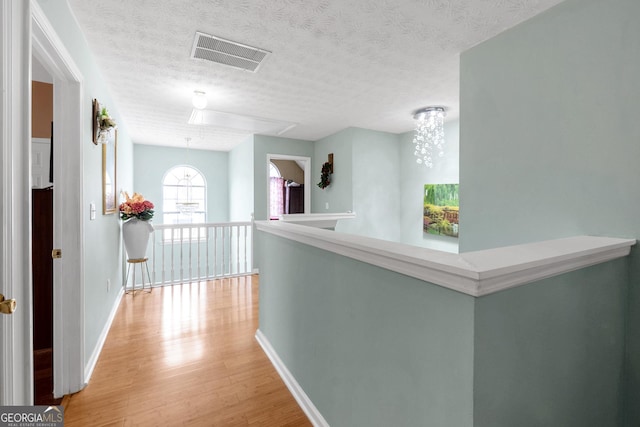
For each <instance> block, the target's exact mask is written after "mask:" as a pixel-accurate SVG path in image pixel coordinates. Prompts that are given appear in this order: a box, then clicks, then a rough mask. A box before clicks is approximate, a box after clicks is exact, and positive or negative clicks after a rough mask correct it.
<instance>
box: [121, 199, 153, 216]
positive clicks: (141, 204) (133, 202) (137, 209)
mask: <svg viewBox="0 0 640 427" xmlns="http://www.w3.org/2000/svg"><path fill="white" fill-rule="evenodd" d="M124 195H125V197H126V200H125V201H124V202H122V203H121V204H120V219H122V220H127V219H130V218H138V219H141V220H142V221H149V220H150V219H151V218H153V208H154V206H153V203H151V202H150V201H148V200H145V199H144V197H142V194H138V193H133V197H129V193H126V192H125V193H124Z"/></svg>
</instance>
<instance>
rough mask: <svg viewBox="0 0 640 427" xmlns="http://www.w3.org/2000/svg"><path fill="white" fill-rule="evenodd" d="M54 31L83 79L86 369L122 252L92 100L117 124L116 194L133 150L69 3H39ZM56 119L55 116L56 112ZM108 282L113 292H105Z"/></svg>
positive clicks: (128, 175)
mask: <svg viewBox="0 0 640 427" xmlns="http://www.w3.org/2000/svg"><path fill="white" fill-rule="evenodd" d="M37 2H38V5H39V6H40V7H41V9H42V11H43V12H44V14H45V16H46V17H47V19H48V20H49V22H50V23H51V25H52V27H53V29H54V30H55V32H56V33H57V35H58V36H59V37H60V40H61V41H62V43H63V44H64V45H65V47H66V49H67V50H68V52H69V53H70V55H71V56H72V58H73V60H74V62H75V64H76V66H77V67H78V69H79V70H80V72H81V73H82V76H83V93H84V108H85V110H84V117H85V119H86V120H84V129H83V134H84V140H83V141H82V144H83V145H82V146H83V153H82V156H83V163H84V168H83V171H82V176H81V177H79V179H81V180H82V183H83V193H82V194H79V195H77V197H81V198H82V205H83V206H86V209H87V210H86V212H87V214H86V215H84V223H83V224H82V227H83V230H84V248H85V249H84V250H85V252H86V253H85V257H84V260H85V261H84V262H85V265H84V283H83V286H84V311H85V318H84V342H85V361H84V362H85V366H86V364H87V363H88V361H89V359H90V358H91V357H92V356H93V355H94V352H95V350H96V346H97V345H98V340H99V338H100V335H101V333H102V332H103V329H104V327H105V325H106V323H107V321H108V318H109V314H110V312H111V310H112V308H113V306H114V304H115V302H116V298H117V296H118V291H119V289H120V287H119V286H117V285H116V284H119V283H121V281H122V252H121V247H122V245H121V242H120V221H119V218H118V215H117V214H110V215H103V214H102V146H99V145H94V144H93V143H92V142H91V134H92V129H91V120H89V119H88V118H89V117H90V116H91V100H92V99H94V98H95V99H98V101H99V102H100V103H101V105H103V106H105V107H107V108H108V109H109V112H110V113H111V115H112V116H113V117H114V119H115V121H116V123H118V147H117V191H118V192H119V190H120V189H121V188H130V187H131V185H132V183H133V163H132V162H133V161H132V158H133V144H132V141H131V138H130V136H129V132H128V130H127V126H126V122H125V121H124V119H123V117H122V116H121V115H120V112H119V110H118V105H117V104H116V103H115V102H114V100H113V98H112V97H111V94H110V91H109V88H108V86H107V85H106V83H105V79H104V78H103V76H102V74H101V72H100V67H99V66H98V64H97V63H96V62H95V60H94V57H93V54H92V53H91V50H90V49H89V47H88V45H87V44H86V41H85V38H84V35H83V34H82V32H81V31H80V28H79V27H78V25H77V23H76V20H75V18H74V17H73V14H72V12H71V11H70V9H69V6H68V4H67V2H60V1H57V0H37ZM54 115H55V112H54ZM91 202H93V203H95V204H96V207H97V210H98V212H97V215H96V219H95V220H93V221H92V220H90V219H89V203H91ZM107 280H110V281H111V283H112V286H111V287H110V289H109V288H108V287H107Z"/></svg>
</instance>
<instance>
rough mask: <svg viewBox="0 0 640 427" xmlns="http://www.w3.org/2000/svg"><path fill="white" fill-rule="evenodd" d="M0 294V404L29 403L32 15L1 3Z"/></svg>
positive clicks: (15, 0)
mask: <svg viewBox="0 0 640 427" xmlns="http://www.w3.org/2000/svg"><path fill="white" fill-rule="evenodd" d="M0 56H1V58H2V65H1V69H0V80H1V81H2V95H1V96H2V98H1V100H0V115H1V119H0V137H1V140H0V222H1V223H2V234H1V236H0V293H2V294H4V295H5V297H6V298H14V299H15V300H16V301H17V308H16V312H15V313H14V314H12V315H3V314H0V316H1V317H0V404H2V405H29V404H32V403H33V351H32V349H33V339H32V328H31V308H32V302H31V224H30V223H31V177H30V175H31V157H30V154H31V153H30V152H31V147H30V144H29V143H28V142H29V141H31V118H30V116H31V13H30V4H29V2H26V1H22V0H3V1H2V2H1V4H0Z"/></svg>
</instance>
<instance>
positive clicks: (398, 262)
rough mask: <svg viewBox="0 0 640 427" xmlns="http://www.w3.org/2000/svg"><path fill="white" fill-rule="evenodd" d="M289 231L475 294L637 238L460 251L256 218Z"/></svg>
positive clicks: (576, 263) (605, 253)
mask: <svg viewBox="0 0 640 427" xmlns="http://www.w3.org/2000/svg"><path fill="white" fill-rule="evenodd" d="M255 224H256V228H257V229H258V230H259V231H262V232H265V233H269V234H273V235H276V236H280V237H284V238H286V239H290V240H294V241H296V242H300V243H304V244H307V245H310V246H314V247H317V248H320V249H324V250H327V251H330V252H334V253H336V254H340V255H344V256H347V257H349V258H354V259H357V260H359V261H363V262H366V263H369V264H372V265H376V266H379V267H382V268H385V269H388V270H391V271H395V272H398V273H402V274H405V275H407V276H411V277H415V278H417V279H420V280H424V281H425V282H430V283H434V284H436V285H440V286H443V287H445V288H449V289H453V290H455V291H458V292H462V293H465V294H468V295H471V296H474V297H479V296H483V295H488V294H491V293H494V292H498V291H501V290H504V289H508V288H512V287H514V286H519V285H523V284H525V283H530V282H534V281H537V280H540V279H544V278H547V277H552V276H556V275H559V274H562V273H566V272H569V271H574V270H578V269H581V268H584V267H588V266H591V265H595V264H600V263H603V262H606V261H610V260H612V259H616V258H621V257H624V256H627V255H628V254H629V252H630V250H631V246H633V245H635V244H636V241H635V239H618V238H611V237H593V236H578V237H569V238H565V239H557V240H547V241H544V242H537V243H527V244H524V245H516V246H506V247H502V248H496V249H487V250H482V251H475V252H466V253H461V254H452V253H449V252H442V251H437V250H433V249H427V248H420V247H416V246H409V245H405V244H402V243H396V242H389V241H385V240H378V239H373V238H370V237H364V236H356V235H350V234H345V233H338V232H334V231H328V230H323V229H319V228H313V227H306V226H304V225H298V224H290V223H287V222H283V221H256V223H255Z"/></svg>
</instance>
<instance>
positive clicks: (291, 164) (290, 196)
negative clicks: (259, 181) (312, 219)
mask: <svg viewBox="0 0 640 427" xmlns="http://www.w3.org/2000/svg"><path fill="white" fill-rule="evenodd" d="M274 167H275V168H276V169H277V170H278V173H279V174H280V175H281V178H282V184H281V185H282V193H274V191H275V190H274V189H272V183H271V181H272V180H271V171H272V170H273V168H274ZM300 181H302V182H300ZM310 183H311V158H310V157H302V156H290V155H286V154H267V212H268V213H269V219H276V218H274V217H273V214H272V213H273V212H274V209H273V206H272V205H273V203H274V202H275V200H274V197H278V199H280V198H281V199H282V209H281V212H282V214H308V213H311V186H310ZM274 194H275V196H274Z"/></svg>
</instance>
